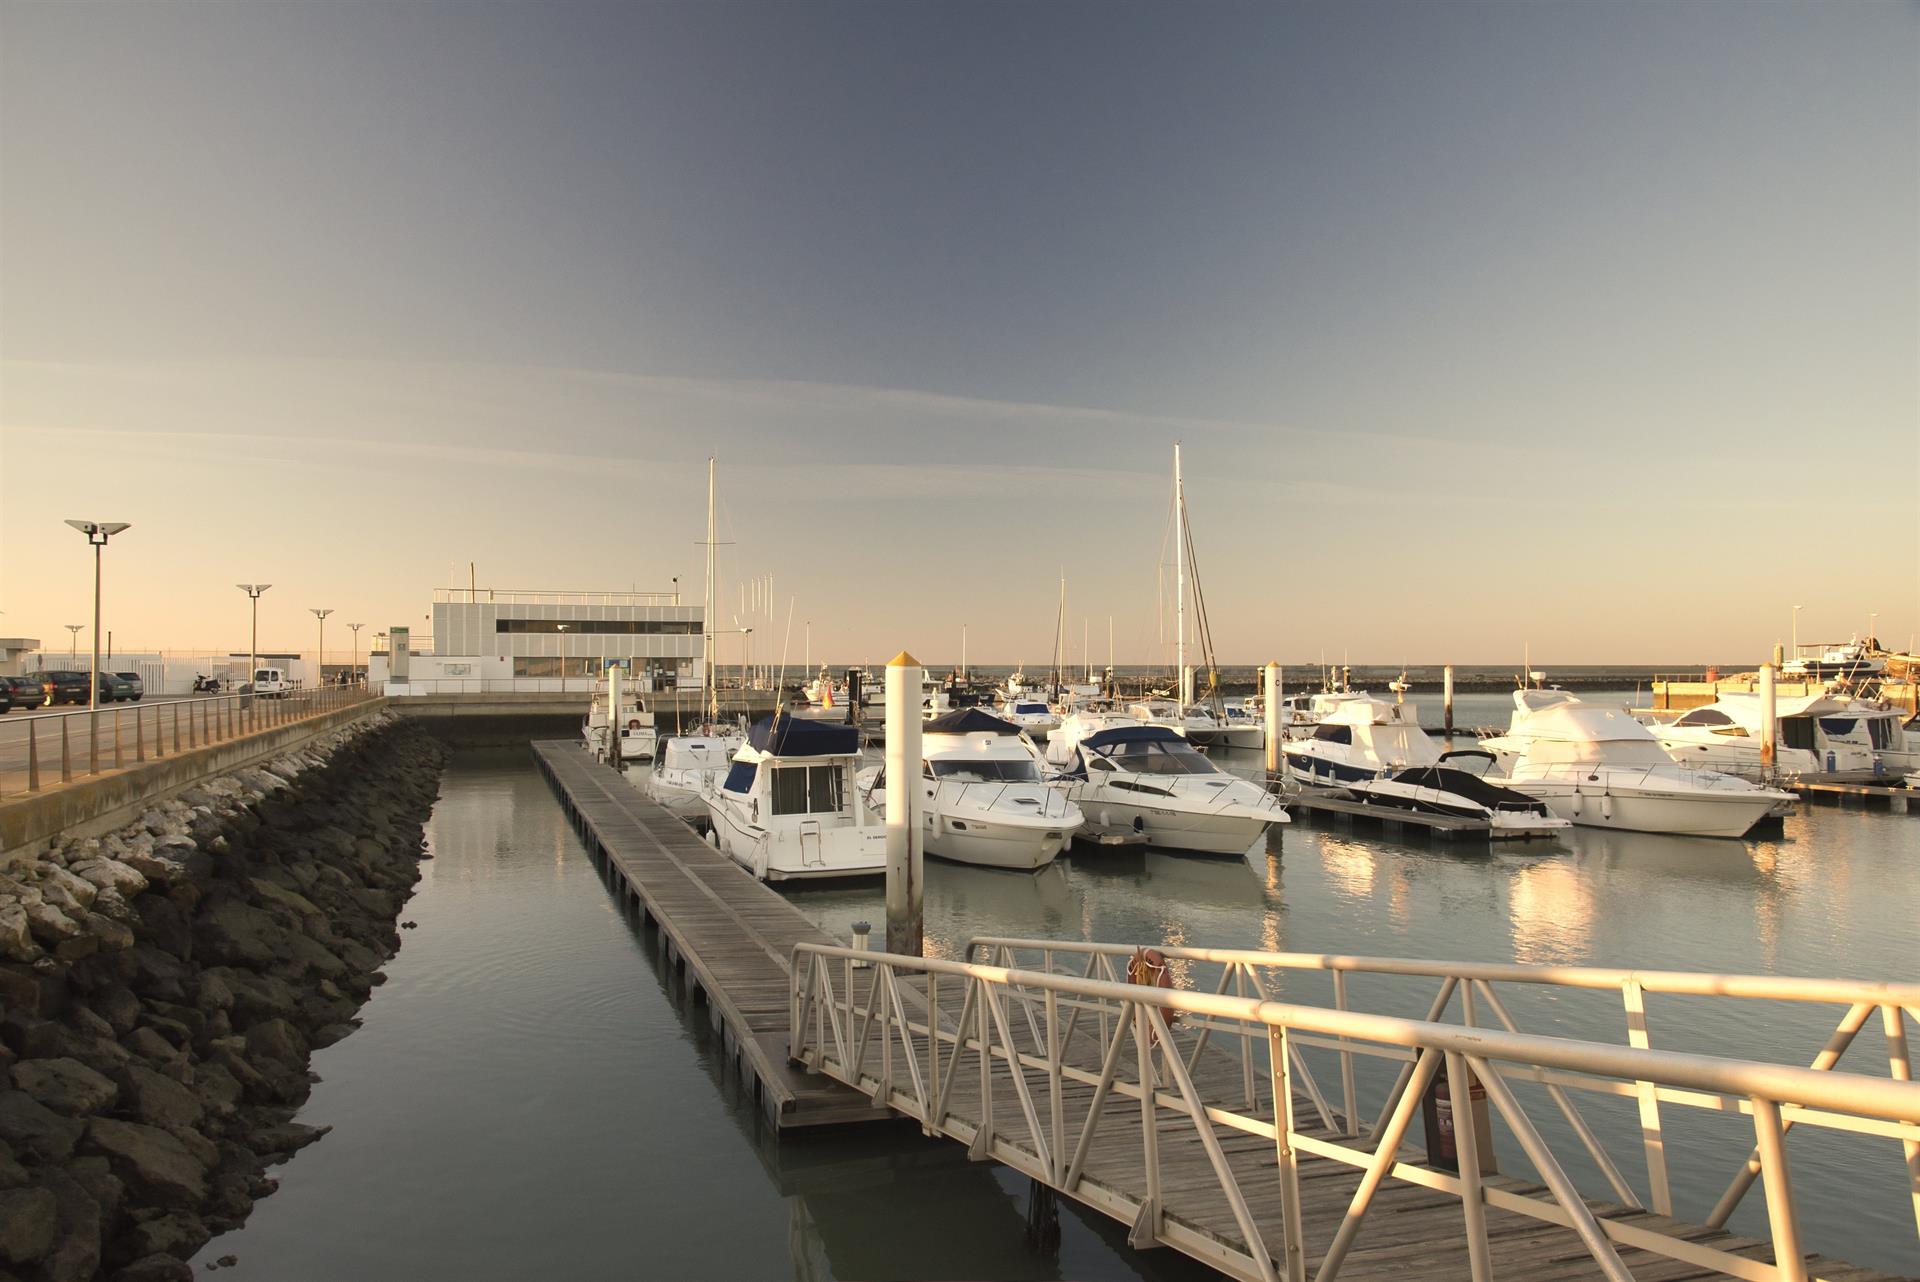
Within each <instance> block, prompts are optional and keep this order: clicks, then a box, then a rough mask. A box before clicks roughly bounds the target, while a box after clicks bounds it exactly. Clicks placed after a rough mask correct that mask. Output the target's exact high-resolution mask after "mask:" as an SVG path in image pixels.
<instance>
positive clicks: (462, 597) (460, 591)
mask: <svg viewBox="0 0 1920 1282" xmlns="http://www.w3.org/2000/svg"><path fill="white" fill-rule="evenodd" d="M433 601H434V604H435V605H678V604H680V594H679V593H678V592H566V591H549V590H545V589H541V588H435V589H434V590H433Z"/></svg>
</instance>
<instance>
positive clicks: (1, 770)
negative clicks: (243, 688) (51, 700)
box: [0, 685, 378, 801]
mask: <svg viewBox="0 0 1920 1282" xmlns="http://www.w3.org/2000/svg"><path fill="white" fill-rule="evenodd" d="M377 697H378V696H377V695H376V694H374V693H372V692H369V691H368V690H367V689H366V688H365V687H364V686H357V685H349V686H337V685H336V686H320V687H318V688H317V689H293V690H289V691H287V692H286V693H285V694H275V695H267V694H260V695H255V694H250V693H249V694H230V695H206V696H200V697H189V698H170V699H166V700H163V701H161V702H157V703H146V702H139V703H116V704H109V705H106V706H104V707H101V708H98V709H92V708H81V709H78V710H76V711H73V712H36V713H34V714H32V715H31V716H24V717H18V718H7V719H6V720H4V721H0V801H5V800H13V799H15V798H17V797H19V796H20V795H21V794H23V793H35V792H39V791H41V790H42V789H44V788H49V787H52V786H54V785H56V784H67V783H72V782H73V781H74V780H75V779H78V778H85V777H91V776H97V775H101V774H104V773H107V772H108V771H113V770H121V769H126V768H128V767H131V766H138V765H144V764H145V763H147V762H149V761H160V760H165V759H166V758H169V757H174V756H177V755H179V754H180V753H182V752H192V751H195V750H196V749H200V748H206V747H211V746H213V745H215V744H220V743H228V742H231V741H233V740H236V739H244V738H246V737H247V736H248V735H252V734H258V733H261V732H263V731H267V730H272V729H275V728H277V727H279V726H284V725H291V724H292V723H294V722H296V721H304V720H306V719H307V718H309V717H316V716H320V715H321V714H323V713H328V712H333V711H335V710H336V709H339V708H345V707H349V706H351V705H354V704H359V703H365V702H366V701H367V700H369V699H373V698H377Z"/></svg>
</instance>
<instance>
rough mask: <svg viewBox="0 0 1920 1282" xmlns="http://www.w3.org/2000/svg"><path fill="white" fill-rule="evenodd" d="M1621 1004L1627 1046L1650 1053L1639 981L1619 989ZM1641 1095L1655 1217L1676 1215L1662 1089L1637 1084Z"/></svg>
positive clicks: (1644, 1143) (1642, 1122) (1643, 1134)
mask: <svg viewBox="0 0 1920 1282" xmlns="http://www.w3.org/2000/svg"><path fill="white" fill-rule="evenodd" d="M1620 1001H1621V1004H1622V1005H1623V1006H1624V1007H1625V1008H1626V1012H1627V1045H1629V1046H1632V1047H1634V1048H1635V1049H1637V1050H1647V1049H1649V1048H1650V1046H1651V1042H1650V1040H1649V1038H1648V1034H1647V1004H1646V997H1645V995H1644V993H1643V992H1642V991H1641V988H1640V983H1639V981H1638V980H1633V979H1630V980H1628V981H1627V982H1626V983H1624V984H1622V985H1620ZM1634 1085H1635V1087H1636V1088H1637V1089H1638V1091H1639V1095H1640V1139H1641V1143H1642V1144H1643V1145H1644V1146H1645V1148H1646V1152H1647V1192H1648V1193H1649V1194H1650V1197H1649V1198H1648V1200H1649V1201H1650V1202H1651V1203H1652V1206H1653V1211H1654V1213H1655V1214H1656V1215H1672V1214H1673V1190H1672V1188H1671V1187H1670V1186H1669V1185H1668V1183H1667V1140H1666V1136H1665V1134H1664V1133H1663V1132H1662V1131H1661V1129H1660V1088H1659V1087H1658V1086H1656V1085H1655V1084H1654V1083H1652V1082H1636V1083H1634Z"/></svg>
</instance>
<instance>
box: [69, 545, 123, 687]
mask: <svg viewBox="0 0 1920 1282" xmlns="http://www.w3.org/2000/svg"><path fill="white" fill-rule="evenodd" d="M67 524H68V525H71V526H72V527H73V528H74V529H76V530H78V531H80V533H82V534H84V535H86V536H87V542H88V543H90V544H92V545H93V679H92V680H91V681H90V682H89V683H88V696H87V707H88V709H89V710H91V711H96V712H97V711H99V708H100V552H101V549H103V548H105V547H106V546H107V540H108V539H110V538H112V537H113V536H114V535H116V534H118V533H120V531H122V530H124V529H126V528H128V523H127V522H126V521H68V522H67ZM67 626H69V627H71V626H73V625H72V624H68V625H67ZM78 635H79V634H78V633H76V634H75V637H76V639H77V637H78Z"/></svg>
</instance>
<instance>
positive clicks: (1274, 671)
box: [1262, 663, 1283, 779]
mask: <svg viewBox="0 0 1920 1282" xmlns="http://www.w3.org/2000/svg"><path fill="white" fill-rule="evenodd" d="M1266 675H1267V679H1266V683H1265V690H1264V691H1263V694H1262V703H1263V705H1264V706H1263V709H1262V710H1263V711H1264V712H1265V713H1266V714H1267V778H1268V779H1274V778H1277V777H1278V776H1279V774H1280V731H1281V726H1282V724H1283V723H1282V722H1281V719H1280V665H1279V664H1277V663H1269V664H1268V665H1267V674H1266Z"/></svg>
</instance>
